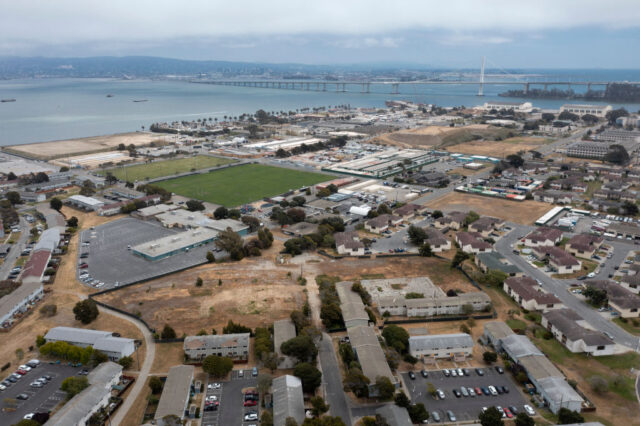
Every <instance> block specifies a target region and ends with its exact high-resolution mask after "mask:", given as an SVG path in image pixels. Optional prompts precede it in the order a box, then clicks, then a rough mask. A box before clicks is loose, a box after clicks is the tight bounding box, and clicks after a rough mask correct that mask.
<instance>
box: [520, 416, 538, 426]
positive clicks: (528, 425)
mask: <svg viewBox="0 0 640 426" xmlns="http://www.w3.org/2000/svg"><path fill="white" fill-rule="evenodd" d="M515 424H516V426H535V424H536V421H535V420H533V419H532V418H531V417H529V415H528V414H527V413H518V415H517V416H516V420H515Z"/></svg>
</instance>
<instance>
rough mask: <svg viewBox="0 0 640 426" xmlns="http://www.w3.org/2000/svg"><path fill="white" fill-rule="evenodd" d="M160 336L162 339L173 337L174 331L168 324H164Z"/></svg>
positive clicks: (174, 335) (174, 336)
mask: <svg viewBox="0 0 640 426" xmlns="http://www.w3.org/2000/svg"><path fill="white" fill-rule="evenodd" d="M160 337H161V338H162V339H175V338H176V331H175V330H174V329H173V327H171V326H170V325H169V324H165V325H164V328H163V329H162V333H161V334H160Z"/></svg>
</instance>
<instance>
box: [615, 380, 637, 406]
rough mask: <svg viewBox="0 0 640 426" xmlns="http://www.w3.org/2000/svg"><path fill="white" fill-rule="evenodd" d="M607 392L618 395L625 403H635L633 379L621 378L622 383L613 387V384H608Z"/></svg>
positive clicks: (634, 383) (634, 381)
mask: <svg viewBox="0 0 640 426" xmlns="http://www.w3.org/2000/svg"><path fill="white" fill-rule="evenodd" d="M609 391H611V392H613V393H615V394H616V395H620V396H621V397H622V398H624V399H626V400H627V401H633V402H637V401H638V399H637V397H636V379H635V378H633V377H626V376H624V377H623V380H622V383H621V384H620V385H618V386H615V385H614V384H613V383H609Z"/></svg>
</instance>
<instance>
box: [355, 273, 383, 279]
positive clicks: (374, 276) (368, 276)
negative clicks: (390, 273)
mask: <svg viewBox="0 0 640 426" xmlns="http://www.w3.org/2000/svg"><path fill="white" fill-rule="evenodd" d="M360 277H361V278H362V279H363V280H382V279H384V274H360Z"/></svg>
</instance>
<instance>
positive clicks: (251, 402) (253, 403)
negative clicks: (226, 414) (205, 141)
mask: <svg viewBox="0 0 640 426" xmlns="http://www.w3.org/2000/svg"><path fill="white" fill-rule="evenodd" d="M256 405H258V401H256V400H253V399H249V400H247V401H245V402H244V406H245V407H255V406H256Z"/></svg>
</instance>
